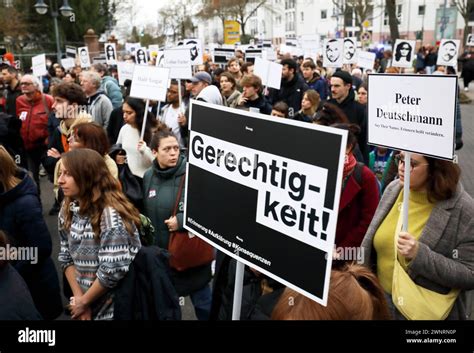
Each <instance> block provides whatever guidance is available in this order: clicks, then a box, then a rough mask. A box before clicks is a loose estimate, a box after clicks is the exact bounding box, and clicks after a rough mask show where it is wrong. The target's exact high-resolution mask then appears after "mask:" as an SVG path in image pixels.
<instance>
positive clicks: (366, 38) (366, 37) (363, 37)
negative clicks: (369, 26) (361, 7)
mask: <svg viewBox="0 0 474 353" xmlns="http://www.w3.org/2000/svg"><path fill="white" fill-rule="evenodd" d="M371 37H372V36H371V35H370V33H369V32H362V34H361V35H360V40H361V41H362V42H369V41H370V39H371Z"/></svg>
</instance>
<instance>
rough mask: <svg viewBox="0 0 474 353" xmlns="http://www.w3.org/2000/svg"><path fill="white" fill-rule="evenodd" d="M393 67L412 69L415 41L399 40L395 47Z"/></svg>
mask: <svg viewBox="0 0 474 353" xmlns="http://www.w3.org/2000/svg"><path fill="white" fill-rule="evenodd" d="M393 48H394V49H393V61H392V66H395V67H412V66H413V59H414V58H415V56H416V55H415V41H414V40H404V39H403V40H402V39H397V40H396V42H395V46H394V47H393Z"/></svg>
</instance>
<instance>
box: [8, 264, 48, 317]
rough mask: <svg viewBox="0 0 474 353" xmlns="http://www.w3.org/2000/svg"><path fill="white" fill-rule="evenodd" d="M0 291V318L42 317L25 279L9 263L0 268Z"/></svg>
mask: <svg viewBox="0 0 474 353" xmlns="http://www.w3.org/2000/svg"><path fill="white" fill-rule="evenodd" d="M0 293H2V295H0V320H41V319H42V318H41V315H40V314H39V313H38V311H37V310H36V308H35V304H34V303H33V299H32V298H31V294H30V291H29V290H28V287H27V286H26V283H25V281H24V280H23V278H21V276H20V275H19V274H18V272H17V271H16V270H15V269H14V268H13V267H12V266H11V265H10V264H7V266H5V267H4V268H0Z"/></svg>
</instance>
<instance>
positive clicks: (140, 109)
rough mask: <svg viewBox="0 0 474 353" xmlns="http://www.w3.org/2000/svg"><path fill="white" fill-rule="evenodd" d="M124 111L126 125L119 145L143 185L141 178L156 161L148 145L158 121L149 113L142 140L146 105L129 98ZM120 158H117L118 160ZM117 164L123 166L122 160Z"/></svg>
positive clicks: (124, 104) (120, 133)
mask: <svg viewBox="0 0 474 353" xmlns="http://www.w3.org/2000/svg"><path fill="white" fill-rule="evenodd" d="M122 110H123V120H124V121H125V125H124V126H122V128H121V129H120V132H119V136H118V138H117V143H118V144H119V143H120V144H121V145H122V148H123V149H124V150H125V152H126V153H127V163H128V166H129V168H130V171H131V172H132V174H133V175H134V176H135V177H136V178H137V179H138V180H139V182H140V183H141V178H143V175H144V174H145V171H146V170H147V169H148V168H150V167H151V164H152V163H153V159H154V156H153V153H152V152H151V149H150V148H149V147H148V146H147V144H149V143H150V141H151V137H152V134H153V131H152V130H153V128H154V127H155V126H156V119H155V117H154V116H153V114H152V113H150V112H148V116H147V119H146V127H145V135H144V136H143V140H141V139H140V132H141V129H142V124H143V116H144V114H145V103H144V102H143V101H142V100H141V99H138V98H132V97H127V98H126V99H125V102H124V103H123V106H122ZM119 157H120V156H117V158H119ZM116 162H117V164H123V161H121V160H119V161H116Z"/></svg>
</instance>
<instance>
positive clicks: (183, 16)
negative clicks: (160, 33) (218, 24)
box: [159, 0, 196, 42]
mask: <svg viewBox="0 0 474 353" xmlns="http://www.w3.org/2000/svg"><path fill="white" fill-rule="evenodd" d="M159 15H160V17H161V18H162V20H163V30H164V32H165V33H166V34H168V33H171V34H172V36H173V41H175V42H176V41H177V40H178V39H183V38H185V37H187V36H192V35H193V34H194V30H195V28H196V27H195V26H194V22H193V20H192V18H193V16H194V11H193V3H192V1H190V0H181V1H179V2H178V1H177V2H175V1H173V2H172V3H171V4H170V5H168V6H166V7H164V8H163V9H161V10H160V12H159Z"/></svg>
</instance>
